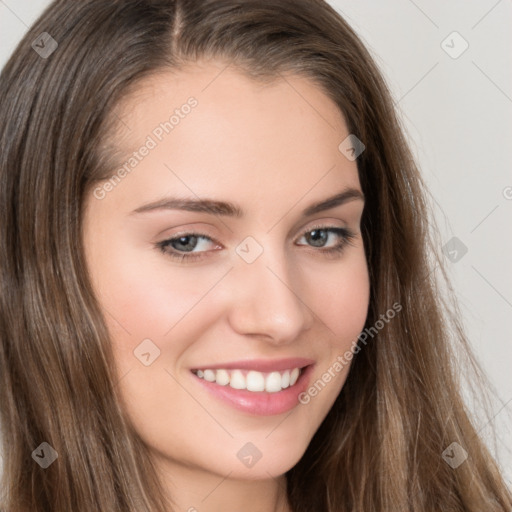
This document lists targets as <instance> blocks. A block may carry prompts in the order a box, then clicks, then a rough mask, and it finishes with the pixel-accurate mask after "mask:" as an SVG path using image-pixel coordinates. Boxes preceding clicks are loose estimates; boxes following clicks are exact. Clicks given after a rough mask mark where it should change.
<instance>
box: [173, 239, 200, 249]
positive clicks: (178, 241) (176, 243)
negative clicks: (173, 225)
mask: <svg viewBox="0 0 512 512" xmlns="http://www.w3.org/2000/svg"><path fill="white" fill-rule="evenodd" d="M191 240H192V241H193V242H197V237H196V236H182V237H180V238H178V239H177V240H176V241H175V242H173V246H174V248H175V249H184V250H185V251H187V252H190V251H192V250H193V249H194V247H195V243H193V244H192V245H193V247H190V246H189V247H186V245H187V241H188V242H190V241H191ZM176 245H182V246H183V245H184V246H185V247H184V248H183V247H176Z"/></svg>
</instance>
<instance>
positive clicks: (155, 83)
mask: <svg viewBox="0 0 512 512" xmlns="http://www.w3.org/2000/svg"><path fill="white" fill-rule="evenodd" d="M190 96H194V97H195V98H196V99H197V101H198V105H197V106H196V107H195V108H194V109H193V110H192V111H191V112H190V114H188V115H187V116H185V117H184V118H183V119H180V122H179V125H177V126H176V127H175V128H174V130H173V131H172V132H170V133H169V134H167V135H166V136H165V137H164V138H163V140H162V141H161V142H159V144H158V146H157V147H156V148H154V149H153V150H151V152H150V153H149V154H148V155H147V156H146V157H145V158H144V159H143V160H142V161H141V162H140V163H138V165H137V166H136V167H135V168H134V170H133V171H132V172H130V173H129V174H128V175H127V176H126V177H125V178H124V179H123V180H122V181H121V182H120V183H119V184H117V185H116V186H115V187H114V188H113V190H111V191H109V192H108V193H107V194H106V195H105V197H104V198H102V199H98V198H97V197H95V196H94V194H93V193H92V192H91V194H90V195H89V196H88V197H87V198H86V204H85V213H84V224H83V226H84V230H83V237H84V247H85V250H86V260H87V265H88V268H89V271H90V275H91V279H92V282H93V286H94V288H95V291H96V293H97V296H98V299H99V301H100V303H101V305H102V307H103V308H104V312H105V319H106V322H107V325H108V328H109V331H110V333H111V337H112V344H113V350H114V354H115V360H116V365H117V372H118V375H119V379H120V380H119V381H118V390H119V392H120V395H121V397H122V402H123V406H124V408H125V410H126V413H127V415H128V417H129V419H130V421H131V422H132V423H133V425H134V426H135V428H136V430H137V432H138V433H139V434H140V436H141V437H142V439H143V440H144V441H145V442H146V443H147V445H148V446H149V448H150V450H151V455H152V456H153V458H154V460H155V462H156V465H157V468H158V470H159V474H160V475H161V477H162V481H163V482H164V485H165V488H166V489H167V490H168V492H169V495H171V496H172V498H173V500H174V502H175V503H176V504H177V510H194V509H197V510H200V511H201V512H212V511H220V510H222V511H226V510H227V511H230V510H245V511H248V512H252V511H254V512H255V511H258V512H262V511H263V512H265V511H280V510H289V507H288V504H287V503H286V499H285V484H286V481H285V476H284V474H285V472H286V471H288V470H289V469H290V468H291V467H293V466H294V465H295V464H296V463H297V462H298V460H299V459H300V458H301V456H302V455H303V453H304V451H305V450H306V448H307V446H308V444H309V442H310V440H311V438H312V437H313V434H314V433H315V431H316V430H317V429H318V427H319V426H320V424H321V422H322V420H323V419H324V418H325V416H326V415H327V413H328V411H329V409H330V408H331V406H332V404H333V402H334V400H335V399H336V396H337V395H338V394H339V392H340V390H341V388H342V386H343V383H344V382H345V379H346V377H347V372H348V369H349V365H346V366H345V367H344V368H343V370H342V371H340V372H339V373H337V374H336V377H335V378H333V379H332V380H331V381H330V382H329V383H328V384H327V385H326V386H325V387H324V388H323V389H322V391H321V392H320V393H318V395H317V396H316V397H314V398H312V399H311V401H310V402H309V403H308V404H307V405H302V404H298V405H297V406H296V407H295V408H294V409H292V411H291V412H288V413H284V414H279V415H271V416H257V415H252V414H249V413H246V412H242V411H239V410H236V409H234V408H233V407H231V406H230V405H227V404H225V403H224V402H221V401H219V400H217V399H215V398H212V397H211V396H210V395H209V394H207V393H206V392H205V391H204V390H203V389H202V386H200V385H199V384H198V383H197V382H196V377H194V376H193V375H192V374H191V372H190V369H191V368H194V367H198V366H200V365H206V366H207V363H212V364H214V363H220V362H225V361H235V360H242V359H254V358H259V359H276V358H284V357H306V358H311V359H313V360H315V361H316V364H315V367H314V374H313V377H312V379H311V383H313V382H315V381H316V380H317V379H319V378H320V376H321V375H322V374H323V373H324V372H325V371H326V370H327V369H328V368H329V367H331V366H332V364H333V362H334V361H336V358H337V356H339V355H341V354H343V353H344V352H345V351H346V350H349V349H350V348H351V345H352V343H353V341H354V340H355V339H356V338H357V336H358V334H359V333H360V331H361V330H362V329H363V327H364V322H365V318H366V314H367V307H368V301H369V278H368V270H367V264H366V259H365V254H364V247H363V241H362V238H361V233H360V220H361V214H362V211H363V206H364V201H363V200H361V199H354V200H351V201H348V202H346V203H345V204H343V205H340V206H337V207H335V208H332V209H329V210H326V211H323V212H320V213H317V214H314V215H311V216H309V217H304V218H303V217H301V214H302V212H303V210H304V209H305V208H306V207H307V206H309V205H310V204H312V203H315V202H318V201H321V200H324V199H326V198H328V197H331V196H333V195H334V194H336V193H337V192H341V191H343V190H344V189H346V188H353V189H356V190H359V191H360V190H361V187H360V183H359V179H358V174H357V166H356V162H353V161H349V160H348V159H347V158H345V156H344V155H343V154H342V153H341V152H340V151H339V150H338V145H339V144H340V142H341V141H343V140H344V139H345V138H346V137H347V135H348V134H349V132H348V130H347V127H346V124H345V121H344V118H343V116H342V115H341V113H340V112H339V110H338V109H337V108H336V106H335V104H334V103H333V102H332V101H331V100H330V99H329V98H328V97H327V96H326V95H325V94H324V93H323V92H322V90H321V89H319V88H318V86H315V85H314V84H313V83H312V82H310V81H309V80H308V79H306V78H301V77H299V76H293V75H290V76H287V77H286V80H284V79H282V78H278V79H277V78H276V80H274V81H272V82H271V83H268V84H265V85H262V84H261V83H258V82H255V81H254V80H252V79H250V78H247V77H246V76H244V75H243V74H242V73H241V72H240V71H238V70H236V69H235V68H234V67H233V66H229V67H227V68H226V64H225V63H223V62H220V61H208V62H206V61H202V62H198V63H195V64H194V65H190V66H189V67H187V68H184V69H182V70H181V71H179V72H172V73H171V72H169V71H166V72H164V73H160V74H159V75H155V76H152V77H150V78H147V79H145V81H144V82H143V83H141V84H140V86H139V87H138V89H137V90H136V91H135V92H133V93H132V94H131V95H130V96H128V97H127V98H126V99H125V100H124V101H123V103H122V104H121V105H120V106H119V109H118V112H117V115H118V117H119V118H120V119H121V120H122V122H121V123H120V129H119V131H118V132H117V133H116V134H115V136H114V137H113V138H112V140H111V141H110V143H111V144H112V145H113V147H115V148H116V149H117V150H119V151H120V152H121V153H120V154H122V155H124V156H123V158H122V161H123V162H124V161H125V159H126V158H128V157H129V156H130V155H131V154H132V153H133V151H135V150H137V149H138V148H140V146H141V145H142V144H143V143H144V141H145V140H146V138H147V136H148V135H150V134H151V133H152V131H153V130H154V129H155V127H157V126H158V125H159V124H160V123H161V122H162V121H165V120H167V119H168V118H169V113H170V112H171V113H172V111H173V110H174V109H175V108H179V107H180V106H181V105H183V104H184V103H186V101H187V99H188V98H189V97H190ZM120 162H121V160H120ZM120 165H122V162H121V163H120ZM114 170H115V169H113V171H114ZM167 196H180V197H188V198H195V199H197V197H200V198H205V197H208V198H213V199H217V200H224V201H231V202H234V203H236V204H237V205H238V206H239V207H240V208H242V209H243V210H244V212H245V214H244V216H243V217H241V218H230V217H221V216H216V215H212V214H210V213H205V212H189V211H181V210H171V209H160V210H154V211H150V212H145V213H133V212H134V210H136V209H137V208H139V207H141V206H142V205H145V204H148V203H151V202H153V201H156V200H159V199H162V198H164V197H167ZM319 224H320V225H321V226H326V227H331V226H332V227H342V228H346V229H349V230H351V231H352V232H353V235H354V238H353V239H352V240H350V241H349V243H346V244H345V245H344V248H343V250H342V251H341V252H340V253H334V254H331V255H328V254H326V253H325V252H322V251H325V249H326V248H327V249H328V248H330V247H334V246H336V245H338V244H339V243H340V242H343V237H342V236H339V235H336V234H335V233H331V234H329V235H328V239H327V240H326V241H325V242H324V244H325V246H324V247H321V246H320V247H319V246H315V245H312V243H314V242H311V230H313V228H315V227H316V226H317V225H319ZM196 231H199V232H200V233H204V234H206V235H207V236H209V237H211V239H212V240H213V241H209V240H205V239H201V238H200V239H199V241H198V243H197V246H196V247H195V248H194V251H195V252H196V254H197V253H200V252H201V251H202V253H201V254H202V258H201V259H198V260H195V261H193V262H191V263H187V262H185V261H183V262H181V261H179V260H176V259H172V258H171V257H170V256H169V255H168V254H165V253H163V252H162V251H161V250H160V249H159V248H158V247H156V245H155V244H156V243H158V242H161V241H164V240H167V239H169V238H172V237H176V236H177V235H178V234H179V236H184V235H185V234H187V233H194V232H196ZM308 233H309V236H305V235H307V234H308ZM324 234H325V235H327V234H328V232H327V233H324ZM247 236H251V237H253V238H254V239H255V240H256V241H257V242H258V243H259V244H260V246H261V247H262V249H263V252H262V254H261V255H260V256H259V257H258V258H257V259H256V260H255V261H254V262H252V263H250V264H249V263H247V262H246V261H244V259H242V258H241V257H240V256H239V255H238V254H237V252H236V251H235V250H236V248H237V246H238V245H239V244H240V243H241V242H242V241H243V240H244V239H245V238H246V237H247ZM188 246H189V247H194V242H193V241H192V242H188ZM175 247H176V246H175ZM181 247H182V246H181ZM171 250H172V249H171ZM251 250H252V249H251ZM176 252H179V249H178V250H176ZM181 252H182V253H183V252H186V251H184V250H183V248H181ZM148 338H149V339H151V340H152V342H153V343H154V344H155V345H156V346H158V348H159V349H160V351H161V352H160V356H159V357H158V358H157V359H156V360H155V361H154V362H153V363H152V364H150V365H149V366H145V365H144V364H142V363H141V362H140V361H139V360H138V359H137V358H136V357H135V356H134V350H135V349H136V348H137V346H138V345H139V344H140V343H141V342H142V340H144V339H148ZM247 442H251V443H253V444H254V445H255V446H256V447H257V448H258V449H259V451H260V452H261V454H262V457H261V459H260V460H259V461H258V462H257V463H256V464H255V465H254V466H252V467H251V468H248V467H246V466H245V465H244V464H242V463H241V461H240V460H239V459H238V458H237V452H238V451H239V450H240V448H241V447H242V446H244V445H245V444H246V443H247ZM192 507H194V508H192Z"/></svg>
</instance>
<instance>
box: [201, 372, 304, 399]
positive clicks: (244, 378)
mask: <svg viewBox="0 0 512 512" xmlns="http://www.w3.org/2000/svg"><path fill="white" fill-rule="evenodd" d="M305 368H306V366H305V367H302V368H298V367H295V368H289V369H287V370H283V371H273V372H258V371H255V370H244V369H222V368H220V369H209V368H205V369H198V370H192V373H194V374H195V375H196V376H197V377H199V378H200V379H203V380H205V381H207V382H211V383H215V384H218V385H219V386H226V387H229V388H232V389H238V390H247V391H252V392H262V391H264V392H267V393H278V392H279V391H282V390H283V389H287V388H290V387H292V386H294V385H295V383H296V382H297V380H298V379H299V377H300V375H301V374H302V373H303V371H304V370H305Z"/></svg>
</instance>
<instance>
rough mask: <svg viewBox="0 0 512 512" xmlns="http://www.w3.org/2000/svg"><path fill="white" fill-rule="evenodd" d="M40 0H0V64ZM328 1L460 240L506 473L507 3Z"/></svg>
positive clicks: (442, 224)
mask: <svg viewBox="0 0 512 512" xmlns="http://www.w3.org/2000/svg"><path fill="white" fill-rule="evenodd" d="M49 3H50V2H49V1H48V0H0V67H2V66H3V65H4V63H5V61H6V60H7V58H8V56H9V55H10V53H11V52H12V51H13V50H14V48H15V46H16V45H17V43H18V41H19V40H20V39H21V37H22V36H23V34H24V33H25V32H26V30H27V29H28V27H29V26H30V25H31V23H32V22H33V21H35V19H36V18H37V16H38V15H39V14H40V13H41V12H42V10H43V9H44V8H45V7H46V6H47V5H49ZM330 3H331V5H333V6H334V7H335V8H336V9H337V10H338V11H339V12H340V13H341V14H342V15H343V16H344V17H345V18H346V19H347V21H348V22H349V23H350V24H351V25H352V27H354V28H355V29H356V31H357V32H358V33H359V34H360V36H361V37H362V38H363V40H364V41H365V42H366V44H367V46H368V47H369V48H370V50H371V52H372V53H373V55H374V56H375V58H376V60H377V62H378V64H379V65H380V67H381V69H382V71H383V72H384V74H385V76H386V78H387V80H388V83H389V85H390V87H391V90H392V92H393V95H394V97H395V100H396V102H397V106H398V108H399V109H400V112H401V116H402V118H403V123H404V127H405V129H406V132H407V134H408V137H409V139H410V142H411V147H412V148H413V151H414V153H415V155H416V157H417V161H418V162H419V165H420V167H421V169H422V173H423V176H424V178H425V181H426V183H427V185H428V186H429V188H430V190H431V192H432V195H433V204H434V212H435V215H436V218H437V221H438V224H439V228H440V230H441V241H442V243H441V245H442V246H443V245H444V244H446V243H448V242H449V241H450V240H451V239H452V237H454V236H455V237H457V238H458V239H459V240H460V242H462V244H464V246H465V247H466V248H467V253H466V254H464V255H463V256H462V258H461V257H460V256H461V255H462V254H463V253H462V252H461V251H460V247H459V248H457V247H456V246H449V247H450V250H451V249H453V248H454V247H455V248H456V250H457V254H455V253H453V252H452V254H451V255H449V254H448V255H447V259H448V261H447V266H448V270H449V272H450V275H451V278H452V282H453V284H454V287H455V291H456V293H457V296H458V299H459V305H460V307H461V313H462V315H463V317H464V322H465V325H466V328H467V332H468V334H469V337H470V341H471V343H472V345H473V347H474V350H475V352H476V354H477V357H478V359H479V360H480V361H481V363H482V365H483V367H484V369H485V371H486V372H487V374H488V375H489V377H490V378H491V381H492V383H493V384H494V386H495V388H496V390H497V394H496V395H494V400H493V404H492V411H493V412H492V416H493V419H492V421H491V422H490V423H488V422H487V420H485V419H478V420H477V427H478V429H479V433H480V435H481V436H482V437H483V438H484V439H486V440H489V435H490V433H491V431H492V428H491V427H493V426H495V427H496V429H497V431H498V435H499V439H498V443H497V445H490V447H491V450H492V451H493V453H494V454H495V456H496V457H497V458H498V461H499V462H500V464H501V466H502V468H503V470H504V473H505V476H506V478H507V480H508V481H509V483H512V377H511V375H512V364H511V363H512V326H511V322H510V320H511V319H512V272H511V264H510V262H511V261H512V237H511V234H510V233H511V230H510V227H511V225H512V223H511V220H512V172H511V168H512V167H511V163H512V149H511V148H512V122H511V121H512V118H511V114H512V69H511V66H510V62H511V53H512V30H510V28H511V21H512V3H511V1H510V0H498V1H497V0H481V1H478V2H477V1H467V0H458V1H457V0H455V1H450V2H446V1H442V0H434V1H427V0H415V1H413V0H388V1H386V2H377V0H358V1H343V0H331V1H330ZM454 31H456V32H458V33H459V34H460V36H461V37H462V39H461V38H460V37H459V36H457V35H453V34H452V33H453V32H454ZM443 41H444V43H443ZM464 41H466V43H464ZM466 44H468V45H469V47H468V48H467V50H466V51H464V52H463V53H462V54H460V55H458V54H459V53H460V51H461V50H462V49H463V48H464V46H465V45H466ZM447 52H449V53H451V54H452V56H450V55H449V54H448V53H447ZM454 57H456V58H454ZM507 233H508V234H507ZM452 243H453V242H452ZM450 258H451V259H452V260H453V259H457V258H460V259H459V260H458V261H455V262H454V261H450ZM468 451H469V452H470V449H469V450H468Z"/></svg>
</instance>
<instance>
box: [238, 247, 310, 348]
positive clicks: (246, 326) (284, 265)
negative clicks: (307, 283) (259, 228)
mask: <svg viewBox="0 0 512 512" xmlns="http://www.w3.org/2000/svg"><path fill="white" fill-rule="evenodd" d="M241 247H242V248H245V249H247V247H250V245H244V244H243V243H242V244H241ZM253 249H254V248H253ZM239 254H243V253H242V252H240V253H239ZM299 275H300V273H298V272H297V273H294V272H293V268H291V262H290V260H289V259H287V258H286V256H285V255H284V254H283V253H282V252H279V250H278V249H275V248H274V249H271V248H270V247H265V249H264V250H263V251H262V252H261V254H260V255H259V256H258V257H257V258H256V259H255V260H254V261H252V262H251V263H248V261H246V260H244V257H243V256H240V259H239V260H238V261H237V262H236V265H235V269H234V272H233V275H232V279H233V288H234V290H233V294H232V302H231V310H230V314H229V319H230V323H231V326H232V327H233V329H235V330H236V331H237V332H239V333H240V334H253V335H256V334H257V335H261V336H265V337H267V338H268V337H270V338H272V340H273V341H274V342H275V343H281V344H283V343H288V342H290V341H293V339H295V338H296V337H297V336H298V335H299V333H300V332H301V331H302V330H305V329H308V328H309V327H310V325H311V322H312V313H311V311H310V310H309V308H308V307H307V306H306V304H307V301H306V300H305V298H302V297H300V289H301V284H302V283H301V282H300V280H299Z"/></svg>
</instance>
